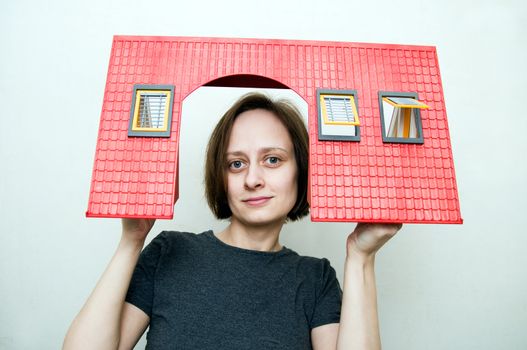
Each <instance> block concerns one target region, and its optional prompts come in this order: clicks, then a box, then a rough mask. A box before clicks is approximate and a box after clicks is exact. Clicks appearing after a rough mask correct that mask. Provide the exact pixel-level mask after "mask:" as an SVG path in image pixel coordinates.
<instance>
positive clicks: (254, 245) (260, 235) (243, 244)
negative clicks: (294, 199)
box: [216, 220, 283, 252]
mask: <svg viewBox="0 0 527 350" xmlns="http://www.w3.org/2000/svg"><path fill="white" fill-rule="evenodd" d="M282 226H283V224H282V223H280V224H276V225H266V226H261V227H258V226H256V227H255V226H246V225H243V224H242V223H241V222H238V221H236V220H232V221H231V223H230V224H229V226H227V227H226V228H225V230H223V231H221V232H220V233H218V234H217V235H216V237H217V238H218V239H220V240H221V241H222V242H223V243H225V244H228V245H231V246H234V247H238V248H243V249H250V250H257V251H261V252H276V251H279V250H281V249H282V246H281V245H280V243H279V237H280V231H281V229H282Z"/></svg>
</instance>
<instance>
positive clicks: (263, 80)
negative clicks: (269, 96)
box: [203, 74, 289, 89]
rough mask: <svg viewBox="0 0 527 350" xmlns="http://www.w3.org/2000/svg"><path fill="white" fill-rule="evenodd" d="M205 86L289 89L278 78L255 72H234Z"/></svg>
mask: <svg viewBox="0 0 527 350" xmlns="http://www.w3.org/2000/svg"><path fill="white" fill-rule="evenodd" d="M203 86H221V87H238V88H243V87H245V88H257V89H289V87H288V86H287V85H284V84H282V83H281V82H279V81H278V80H274V79H271V78H267V77H264V76H261V75H254V74H234V75H227V76H225V77H221V78H218V79H214V80H212V81H210V82H208V83H207V84H205V85H203Z"/></svg>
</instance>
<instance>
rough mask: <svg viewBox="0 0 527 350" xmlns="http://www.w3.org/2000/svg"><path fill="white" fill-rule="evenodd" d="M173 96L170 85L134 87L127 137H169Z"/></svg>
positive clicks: (172, 89)
mask: <svg viewBox="0 0 527 350" xmlns="http://www.w3.org/2000/svg"><path fill="white" fill-rule="evenodd" d="M173 96H174V87H173V86H171V85H135V86H134V92H133V97H132V107H131V109H130V123H129V126H128V136H146V137H170V126H171V124H172V102H173V101H172V100H173Z"/></svg>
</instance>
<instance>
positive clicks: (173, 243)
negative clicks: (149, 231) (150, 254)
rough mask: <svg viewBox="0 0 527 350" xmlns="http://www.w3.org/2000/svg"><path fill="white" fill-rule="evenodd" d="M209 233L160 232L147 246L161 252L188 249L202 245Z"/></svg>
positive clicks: (208, 231)
mask: <svg viewBox="0 0 527 350" xmlns="http://www.w3.org/2000/svg"><path fill="white" fill-rule="evenodd" d="M211 232H212V231H210V230H207V231H204V232H201V233H198V234H196V233H193V232H186V231H162V232H160V233H159V234H158V235H157V236H155V237H154V238H153V239H152V241H151V242H150V244H149V246H153V247H156V248H158V249H160V250H161V251H166V250H173V249H177V248H188V247H189V246H196V245H199V244H200V243H202V242H203V241H204V238H205V236H206V235H208V234H210V233H211Z"/></svg>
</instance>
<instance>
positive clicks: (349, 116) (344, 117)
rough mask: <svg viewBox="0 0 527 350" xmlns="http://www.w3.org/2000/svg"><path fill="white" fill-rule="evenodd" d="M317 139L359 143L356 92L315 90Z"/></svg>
mask: <svg viewBox="0 0 527 350" xmlns="http://www.w3.org/2000/svg"><path fill="white" fill-rule="evenodd" d="M317 104H318V139H319V140H324V141H327V140H336V141H360V120H359V113H358V106H357V91H356V90H322V89H318V90H317Z"/></svg>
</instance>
